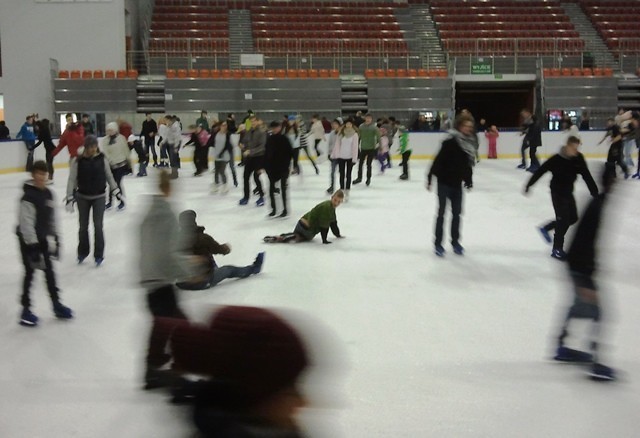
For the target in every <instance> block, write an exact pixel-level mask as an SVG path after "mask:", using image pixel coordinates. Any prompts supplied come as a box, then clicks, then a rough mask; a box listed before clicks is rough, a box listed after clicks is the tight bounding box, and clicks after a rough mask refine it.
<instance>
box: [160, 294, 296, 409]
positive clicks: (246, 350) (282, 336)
mask: <svg viewBox="0 0 640 438" xmlns="http://www.w3.org/2000/svg"><path fill="white" fill-rule="evenodd" d="M172 348H173V354H174V357H175V362H176V366H177V367H178V368H179V369H182V370H183V371H187V372H192V373H198V374H205V375H210V376H212V377H213V378H215V379H220V380H224V381H228V382H233V383H234V384H235V385H237V386H238V387H239V388H240V389H241V390H242V391H243V392H244V393H245V395H246V397H247V399H248V400H249V401H250V403H256V402H259V401H262V400H265V399H266V398H268V397H269V396H271V395H273V394H275V393H276V392H278V391H280V390H282V389H284V388H286V387H287V386H289V385H292V384H294V383H295V381H296V379H297V378H298V376H299V375H300V373H301V372H302V371H303V370H304V369H305V368H306V367H307V365H308V357H307V353H306V350H305V348H304V345H303V343H302V341H301V339H300V337H299V336H298V334H297V333H296V332H295V330H294V329H293V328H292V327H291V326H290V325H289V324H287V323H286V322H285V321H284V320H282V319H281V318H280V317H278V316H277V315H275V314H274V313H273V312H271V311H269V310H266V309H260V308H256V307H240V306H229V307H223V308H222V309H220V310H219V311H217V312H216V313H214V315H213V316H212V318H211V324H210V326H209V327H208V328H207V327H194V326H191V327H188V328H184V327H181V328H178V329H176V331H175V332H174V335H173V341H172Z"/></svg>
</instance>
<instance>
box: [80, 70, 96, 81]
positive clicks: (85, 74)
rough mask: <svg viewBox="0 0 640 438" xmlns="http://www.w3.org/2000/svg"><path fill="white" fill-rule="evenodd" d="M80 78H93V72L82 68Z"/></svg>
mask: <svg viewBox="0 0 640 438" xmlns="http://www.w3.org/2000/svg"><path fill="white" fill-rule="evenodd" d="M81 77H82V79H93V72H92V71H91V70H82V76H81Z"/></svg>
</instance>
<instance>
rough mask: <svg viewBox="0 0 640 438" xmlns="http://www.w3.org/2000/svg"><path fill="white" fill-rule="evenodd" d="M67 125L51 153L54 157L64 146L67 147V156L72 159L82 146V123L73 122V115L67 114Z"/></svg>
mask: <svg viewBox="0 0 640 438" xmlns="http://www.w3.org/2000/svg"><path fill="white" fill-rule="evenodd" d="M66 119H67V127H66V128H65V130H64V132H63V133H62V135H61V136H60V140H59V141H58V147H56V148H55V149H54V150H53V152H51V155H53V156H54V157H55V156H56V155H58V153H59V152H60V151H61V150H62V149H64V147H65V146H66V147H67V149H69V158H71V159H73V158H76V157H77V156H78V149H79V148H80V146H84V128H83V127H82V123H74V121H73V115H72V114H67V115H66Z"/></svg>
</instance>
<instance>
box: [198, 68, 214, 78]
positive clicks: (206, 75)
mask: <svg viewBox="0 0 640 438" xmlns="http://www.w3.org/2000/svg"><path fill="white" fill-rule="evenodd" d="M198 76H200V77H201V78H203V79H208V78H210V77H211V70H209V69H208V68H201V69H200V73H198Z"/></svg>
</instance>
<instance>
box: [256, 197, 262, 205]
mask: <svg viewBox="0 0 640 438" xmlns="http://www.w3.org/2000/svg"><path fill="white" fill-rule="evenodd" d="M263 205H264V198H263V197H262V196H260V197H259V198H258V200H257V201H256V206H258V207H262V206H263Z"/></svg>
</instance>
